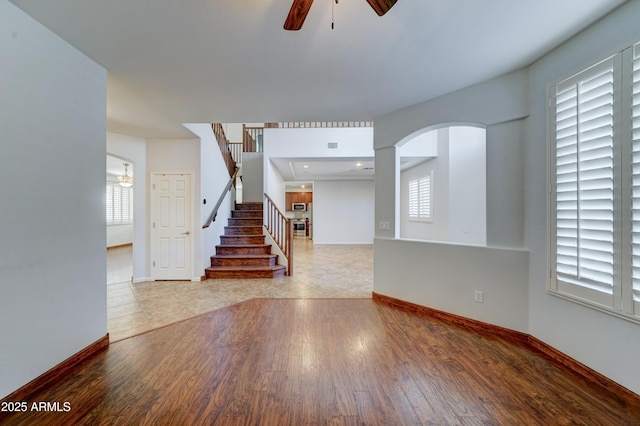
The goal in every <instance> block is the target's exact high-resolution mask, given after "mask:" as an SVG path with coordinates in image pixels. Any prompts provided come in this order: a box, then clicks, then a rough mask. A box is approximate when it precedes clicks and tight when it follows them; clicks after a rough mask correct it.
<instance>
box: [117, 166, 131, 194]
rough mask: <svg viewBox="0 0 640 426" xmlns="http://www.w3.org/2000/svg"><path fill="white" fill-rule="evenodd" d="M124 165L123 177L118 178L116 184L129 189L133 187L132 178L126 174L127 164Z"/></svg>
mask: <svg viewBox="0 0 640 426" xmlns="http://www.w3.org/2000/svg"><path fill="white" fill-rule="evenodd" d="M123 164H124V176H118V183H119V184H120V186H124V187H125V188H129V187H130V186H133V177H131V176H129V175H128V174H127V167H129V163H123Z"/></svg>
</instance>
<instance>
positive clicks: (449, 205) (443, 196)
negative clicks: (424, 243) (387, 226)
mask: <svg viewBox="0 0 640 426" xmlns="http://www.w3.org/2000/svg"><path fill="white" fill-rule="evenodd" d="M428 134H431V135H435V137H434V136H432V137H431V138H430V139H429V140H428V141H425V142H428V143H427V147H426V148H427V149H428V150H429V151H430V152H432V153H437V156H436V157H435V158H433V159H430V160H427V161H425V162H423V163H421V164H419V165H417V166H415V167H411V168H408V169H406V170H403V171H402V172H401V175H400V185H401V186H400V221H401V225H400V237H401V238H409V239H419V240H435V241H449V242H454V243H464V244H477V245H485V244H486V149H485V130H484V129H481V128H478V127H468V126H467V127H461V126H453V127H445V128H442V129H438V130H435V131H432V132H429V133H428ZM421 139H424V136H421ZM434 142H435V143H434ZM433 145H435V146H433ZM408 146H412V152H416V150H417V147H415V143H414V141H413V140H411V141H409V142H407V143H406V144H404V145H403V146H402V148H401V149H400V151H401V153H400V155H401V159H402V158H403V157H404V156H405V154H406V152H407V149H406V148H407V147H408ZM429 174H431V175H432V177H433V180H432V190H431V199H432V221H429V222H424V221H412V220H409V209H408V207H409V181H410V180H412V179H417V178H420V177H423V176H426V175H429Z"/></svg>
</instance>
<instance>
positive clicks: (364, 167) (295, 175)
mask: <svg viewBox="0 0 640 426" xmlns="http://www.w3.org/2000/svg"><path fill="white" fill-rule="evenodd" d="M271 162H272V163H273V165H274V166H275V168H276V169H277V170H278V172H280V174H281V175H282V177H283V179H284V180H285V181H289V182H295V181H302V182H306V181H314V180H330V179H340V180H360V179H373V172H374V170H373V164H374V160H373V158H340V159H336V158H295V159H292V158H271Z"/></svg>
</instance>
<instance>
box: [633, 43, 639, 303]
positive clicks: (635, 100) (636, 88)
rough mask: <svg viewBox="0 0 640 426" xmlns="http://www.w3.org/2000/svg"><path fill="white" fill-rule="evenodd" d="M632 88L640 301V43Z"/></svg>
mask: <svg viewBox="0 0 640 426" xmlns="http://www.w3.org/2000/svg"><path fill="white" fill-rule="evenodd" d="M632 76H633V77H632V89H631V117H632V119H631V135H632V136H631V138H632V150H633V153H632V158H631V160H632V175H633V176H632V179H633V184H632V187H633V188H632V191H633V193H632V233H633V235H632V268H633V270H632V273H631V275H632V293H633V300H634V301H635V302H640V44H636V45H635V46H634V48H633V73H632Z"/></svg>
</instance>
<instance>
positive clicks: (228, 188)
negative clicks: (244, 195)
mask: <svg viewBox="0 0 640 426" xmlns="http://www.w3.org/2000/svg"><path fill="white" fill-rule="evenodd" d="M239 170H240V169H239V168H237V167H236V169H235V170H234V172H233V174H232V175H231V178H229V182H227V185H226V186H225V187H224V189H223V190H222V194H220V198H218V202H217V203H216V205H215V206H214V207H213V210H211V214H210V215H209V217H208V218H207V220H206V222H205V223H204V225H202V229H206V228H208V227H209V225H211V223H212V222H213V221H214V220H216V216H217V215H218V209H219V208H220V206H221V205H222V202H223V201H224V197H226V195H227V191H231V186H233V184H234V182H235V181H236V176H237V175H238V171H239Z"/></svg>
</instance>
